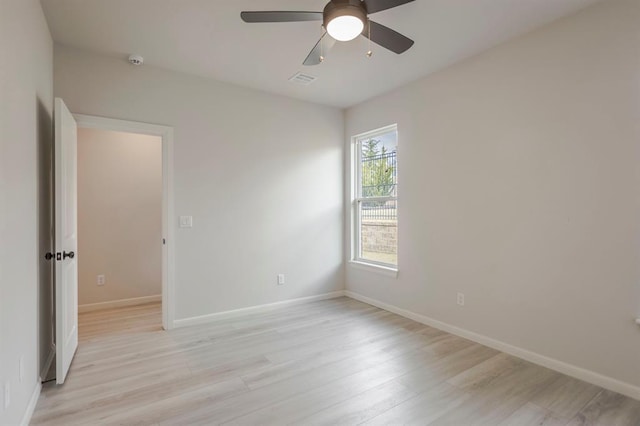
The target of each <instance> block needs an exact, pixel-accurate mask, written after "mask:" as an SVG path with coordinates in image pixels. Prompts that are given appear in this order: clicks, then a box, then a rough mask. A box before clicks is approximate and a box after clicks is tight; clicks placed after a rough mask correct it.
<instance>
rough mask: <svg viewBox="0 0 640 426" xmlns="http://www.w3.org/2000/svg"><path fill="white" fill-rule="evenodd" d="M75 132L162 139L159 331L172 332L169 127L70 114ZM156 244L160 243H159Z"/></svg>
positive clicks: (171, 175) (171, 172)
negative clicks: (160, 315)
mask: <svg viewBox="0 0 640 426" xmlns="http://www.w3.org/2000/svg"><path fill="white" fill-rule="evenodd" d="M73 117H74V118H75V119H76V123H77V124H78V127H79V128H87V129H99V130H112V131H116V132H127V133H138V134H143V135H152V136H160V137H161V138H162V238H163V239H164V240H165V241H166V244H164V245H163V246H162V327H163V328H164V329H165V330H171V329H173V328H174V320H175V288H174V285H175V283H174V272H175V244H174V229H173V228H174V227H173V226H171V225H172V224H173V223H174V222H175V217H174V209H173V127H169V126H162V125H158V124H149V123H142V122H137V121H127V120H118V119H114V118H106V117H99V116H94V115H85V114H73ZM159 243H162V242H161V241H160V242H159Z"/></svg>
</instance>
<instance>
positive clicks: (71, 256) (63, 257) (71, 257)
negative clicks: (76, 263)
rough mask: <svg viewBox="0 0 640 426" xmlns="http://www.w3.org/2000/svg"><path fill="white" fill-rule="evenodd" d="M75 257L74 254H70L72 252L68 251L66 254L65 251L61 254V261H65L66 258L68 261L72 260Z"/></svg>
mask: <svg viewBox="0 0 640 426" xmlns="http://www.w3.org/2000/svg"><path fill="white" fill-rule="evenodd" d="M75 256H76V254H75V253H74V252H72V251H68V252H67V251H63V252H62V259H63V260H64V259H66V258H67V257H68V258H69V259H73V258H74V257H75Z"/></svg>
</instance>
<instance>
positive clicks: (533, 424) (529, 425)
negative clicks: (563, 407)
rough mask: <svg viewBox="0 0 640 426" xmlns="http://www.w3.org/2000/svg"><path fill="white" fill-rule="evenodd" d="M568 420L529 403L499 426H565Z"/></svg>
mask: <svg viewBox="0 0 640 426" xmlns="http://www.w3.org/2000/svg"><path fill="white" fill-rule="evenodd" d="M566 424H567V419H566V418H562V417H559V416H557V415H555V414H553V413H552V412H551V410H545V409H544V408H541V407H538V406H537V405H535V404H531V403H527V404H525V405H523V406H522V407H520V408H519V409H518V410H516V411H515V412H514V413H513V414H512V415H510V416H509V417H507V418H506V419H505V420H504V421H503V422H501V423H500V425H499V426H565V425H566Z"/></svg>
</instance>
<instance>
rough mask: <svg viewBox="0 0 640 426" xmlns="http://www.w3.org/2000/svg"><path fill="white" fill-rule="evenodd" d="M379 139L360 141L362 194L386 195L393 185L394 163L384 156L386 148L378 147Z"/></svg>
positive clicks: (371, 195)
mask: <svg viewBox="0 0 640 426" xmlns="http://www.w3.org/2000/svg"><path fill="white" fill-rule="evenodd" d="M379 143H380V141H379V140H376V139H368V140H366V141H364V142H363V143H362V196H363V197H387V196H389V195H392V193H393V189H394V186H395V182H394V178H395V173H394V170H393V169H394V165H392V164H389V162H388V159H387V158H386V157H385V156H384V154H386V153H387V149H386V148H385V147H384V146H383V147H382V148H381V149H380V148H378V144H379Z"/></svg>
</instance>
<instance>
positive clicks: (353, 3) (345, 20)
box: [323, 0, 367, 41]
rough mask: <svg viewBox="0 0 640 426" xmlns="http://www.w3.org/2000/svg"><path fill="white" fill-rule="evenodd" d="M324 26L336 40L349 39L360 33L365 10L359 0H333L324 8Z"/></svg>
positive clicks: (362, 28)
mask: <svg viewBox="0 0 640 426" xmlns="http://www.w3.org/2000/svg"><path fill="white" fill-rule="evenodd" d="M323 15H324V27H325V28H326V29H327V32H328V33H329V35H330V36H331V37H333V38H334V39H336V40H338V41H350V40H353V39H354V38H356V37H358V36H359V35H360V34H362V31H363V30H364V24H365V22H366V21H367V11H366V9H365V8H364V6H363V5H362V2H361V1H360V0H334V1H331V2H329V4H327V6H326V7H325V9H324V12H323Z"/></svg>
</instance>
